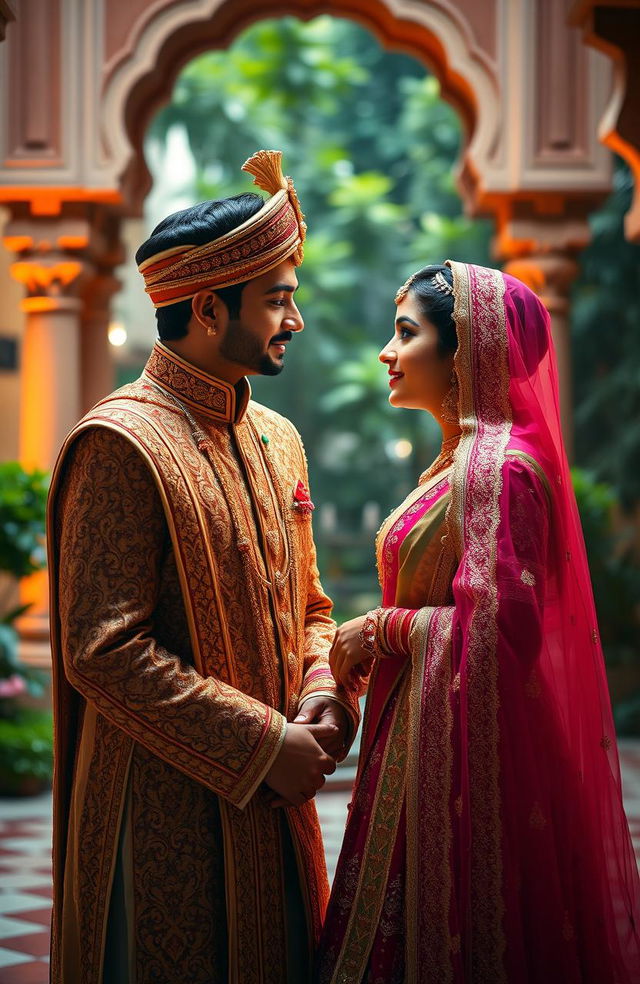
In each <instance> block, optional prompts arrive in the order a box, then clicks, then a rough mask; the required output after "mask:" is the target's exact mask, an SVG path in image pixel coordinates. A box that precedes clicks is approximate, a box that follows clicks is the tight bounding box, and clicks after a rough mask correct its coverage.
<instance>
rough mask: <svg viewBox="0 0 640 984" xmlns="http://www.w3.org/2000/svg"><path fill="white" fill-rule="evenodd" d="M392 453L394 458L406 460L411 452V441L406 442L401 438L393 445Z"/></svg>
mask: <svg viewBox="0 0 640 984" xmlns="http://www.w3.org/2000/svg"><path fill="white" fill-rule="evenodd" d="M393 451H394V454H395V456H396V458H408V457H409V455H410V454H411V452H412V451H413V444H412V443H411V441H407V439H406V438H405V437H401V438H400V440H399V441H396V443H395V444H394V445H393Z"/></svg>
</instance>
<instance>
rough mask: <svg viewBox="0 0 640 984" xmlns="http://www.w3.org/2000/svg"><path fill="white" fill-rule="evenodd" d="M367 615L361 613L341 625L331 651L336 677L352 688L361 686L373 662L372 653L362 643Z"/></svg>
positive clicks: (331, 660)
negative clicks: (363, 627)
mask: <svg viewBox="0 0 640 984" xmlns="http://www.w3.org/2000/svg"><path fill="white" fill-rule="evenodd" d="M365 617H366V616H364V615H360V616H358V618H352V619H351V620H350V621H349V622H345V623H344V625H341V626H340V628H339V629H338V631H337V632H336V635H335V638H334V640H333V645H332V647H331V651H330V653H329V665H330V666H331V672H332V673H333V676H334V678H335V679H336V680H337V682H338V683H341V684H342V686H343V687H346V688H347V689H350V690H353V689H354V688H358V689H359V688H360V686H361V683H362V678H363V677H366V676H367V674H368V673H369V671H370V669H371V665H372V663H373V659H372V657H371V655H370V654H369V653H368V652H366V651H365V650H364V649H363V648H362V646H361V644H360V631H361V629H362V626H363V624H364V620H365Z"/></svg>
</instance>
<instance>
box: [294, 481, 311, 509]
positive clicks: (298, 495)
mask: <svg viewBox="0 0 640 984" xmlns="http://www.w3.org/2000/svg"><path fill="white" fill-rule="evenodd" d="M293 508H294V509H296V510H297V511H298V512H301V513H310V512H313V510H314V509H315V508H316V507H315V506H314V504H313V502H312V501H311V496H310V495H309V489H308V488H307V487H306V485H305V484H304V482H300V481H299V482H298V484H297V485H296V487H295V489H294V490H293Z"/></svg>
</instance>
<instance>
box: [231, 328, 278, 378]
mask: <svg viewBox="0 0 640 984" xmlns="http://www.w3.org/2000/svg"><path fill="white" fill-rule="evenodd" d="M290 338H291V332H290V331H287V332H281V334H280V335H276V336H275V338H274V341H275V340H276V339H280V340H282V341H288V340H289V339H290ZM220 355H222V356H223V357H224V358H225V359H227V360H228V361H229V362H235V364H236V365H239V366H242V367H243V369H244V370H245V371H246V372H255V373H259V374H260V375H261V376H277V375H278V374H279V373H281V372H282V370H283V369H284V363H283V362H276V361H275V360H274V359H272V357H271V356H270V355H269V353H268V352H264V351H263V349H262V344H261V342H259V341H258V339H257V338H256V337H255V335H253V334H252V333H251V332H250V331H249V330H248V328H246V327H245V326H244V324H243V323H242V321H240V320H239V319H237V320H236V319H234V320H233V321H229V324H228V326H227V330H226V332H225V336H224V339H223V340H222V343H221V345H220Z"/></svg>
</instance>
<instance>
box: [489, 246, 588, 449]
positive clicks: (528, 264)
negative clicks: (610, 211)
mask: <svg viewBox="0 0 640 984" xmlns="http://www.w3.org/2000/svg"><path fill="white" fill-rule="evenodd" d="M503 269H504V272H505V273H510V274H512V276H514V277H517V278H518V280H522V281H523V283H525V284H527V286H528V287H530V288H531V289H532V290H534V291H535V292H536V294H538V296H539V297H540V299H541V301H542V302H543V304H544V305H545V307H546V309H547V311H548V312H549V315H550V316H551V331H552V334H553V343H554V346H555V350H556V358H557V360H558V382H559V388H560V419H561V423H562V435H563V438H564V444H565V448H566V451H567V457H568V458H569V462H571V461H572V460H573V382H572V371H571V302H570V297H569V294H570V291H571V285H572V284H573V281H574V280H575V278H576V277H577V275H578V272H579V267H578V264H577V262H576V260H575V259H574V257H573V256H572V255H570V254H569V253H568V252H566V253H562V252H550V253H542V254H539V255H535V254H532V255H530V256H527V257H520V258H518V259H514V260H508V261H507V262H506V263H505V264H504V266H503Z"/></svg>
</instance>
